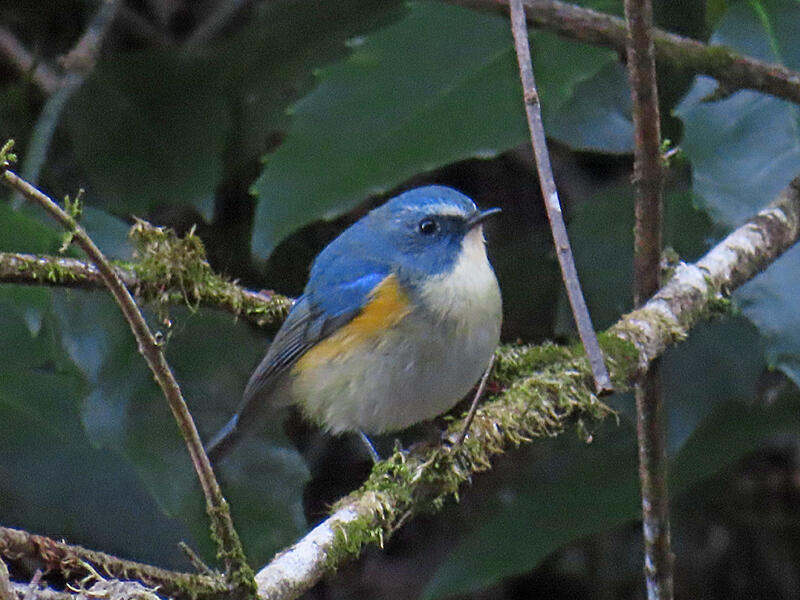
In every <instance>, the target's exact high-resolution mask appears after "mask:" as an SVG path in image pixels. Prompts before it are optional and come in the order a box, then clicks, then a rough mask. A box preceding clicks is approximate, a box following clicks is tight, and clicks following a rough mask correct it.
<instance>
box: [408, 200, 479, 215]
mask: <svg viewBox="0 0 800 600" xmlns="http://www.w3.org/2000/svg"><path fill="white" fill-rule="evenodd" d="M408 210H418V208H410V207H409V208H408ZM424 210H425V213H426V214H429V215H442V216H445V217H464V216H466V214H465V212H464V210H463V209H461V208H459V207H458V206H453V205H452V204H450V203H448V202H437V203H435V204H427V205H425V207H424Z"/></svg>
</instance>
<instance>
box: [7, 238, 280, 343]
mask: <svg viewBox="0 0 800 600" xmlns="http://www.w3.org/2000/svg"><path fill="white" fill-rule="evenodd" d="M136 267H137V263H134V264H132V265H126V266H119V265H114V266H113V269H114V271H116V273H117V276H118V277H119V278H120V279H121V280H122V282H123V283H124V284H125V287H127V288H128V289H129V290H131V291H132V292H133V293H134V294H135V295H136V296H137V297H138V298H141V299H142V300H144V301H149V300H153V299H155V300H156V301H157V302H160V303H175V304H190V305H197V304H202V305H205V306H208V307H212V308H219V309H221V310H226V311H228V312H230V313H232V314H233V315H235V316H236V317H238V318H242V319H244V320H246V321H248V322H250V323H253V324H254V325H257V326H259V327H273V328H274V327H276V326H278V325H280V323H281V322H282V321H283V319H284V318H285V317H286V315H287V314H288V312H289V308H291V306H292V299H291V298H287V297H286V296H282V295H280V294H275V293H272V292H268V291H262V292H255V291H252V290H248V289H245V288H243V287H241V286H239V285H238V284H236V283H235V282H233V281H228V280H226V279H224V278H222V277H220V276H219V275H216V274H214V273H211V272H210V268H209V272H208V273H207V274H206V275H205V277H204V279H203V281H197V282H195V281H191V282H185V285H183V286H181V287H178V286H177V285H176V284H175V282H174V280H164V279H162V278H160V277H158V274H155V273H152V272H146V271H143V272H137V268H136ZM0 283H16V284H23V285H44V286H50V287H68V288H76V289H106V284H105V283H104V282H103V279H102V277H101V275H100V271H99V270H98V268H97V267H96V266H94V265H93V264H92V263H89V262H86V261H83V260H78V259H77V258H66V257H63V256H45V255H35V254H22V253H17V252H0ZM189 283H190V284H191V285H189Z"/></svg>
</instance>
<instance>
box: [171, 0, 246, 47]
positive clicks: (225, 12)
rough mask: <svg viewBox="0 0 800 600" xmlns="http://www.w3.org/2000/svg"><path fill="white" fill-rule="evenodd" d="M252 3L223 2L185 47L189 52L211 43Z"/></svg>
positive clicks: (193, 33) (241, 0)
mask: <svg viewBox="0 0 800 600" xmlns="http://www.w3.org/2000/svg"><path fill="white" fill-rule="evenodd" d="M251 1H252V0H221V1H220V2H219V4H218V5H217V7H216V10H214V11H213V12H212V13H211V14H210V15H209V16H208V18H207V19H206V20H205V21H203V22H202V23H200V24H199V25H198V26H197V27H196V28H195V29H194V31H193V32H192V34H191V35H190V36H189V38H188V39H187V40H186V42H185V43H184V44H183V47H184V48H186V49H187V50H196V49H198V48H202V47H203V46H205V45H206V44H208V43H210V42H211V41H212V40H213V39H214V38H215V37H216V36H217V35H218V34H219V33H220V31H222V30H223V29H224V28H225V27H226V26H227V25H228V23H230V22H231V20H233V18H234V17H235V16H236V15H237V14H238V13H239V11H241V10H242V9H243V8H244V7H245V6H247V5H248V4H250V2H251Z"/></svg>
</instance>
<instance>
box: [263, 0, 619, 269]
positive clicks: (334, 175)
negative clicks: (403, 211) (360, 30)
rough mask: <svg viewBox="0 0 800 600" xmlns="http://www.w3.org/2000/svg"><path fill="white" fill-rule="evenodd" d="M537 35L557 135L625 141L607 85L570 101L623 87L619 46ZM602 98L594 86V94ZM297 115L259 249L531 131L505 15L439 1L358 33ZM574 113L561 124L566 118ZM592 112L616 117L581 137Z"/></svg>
mask: <svg viewBox="0 0 800 600" xmlns="http://www.w3.org/2000/svg"><path fill="white" fill-rule="evenodd" d="M443 32H446V34H443ZM533 39H534V48H535V50H536V51H537V52H536V56H535V57H534V60H535V63H536V68H537V71H538V75H537V77H538V83H539V89H540V93H541V96H542V98H543V99H548V100H547V101H548V103H546V104H544V112H545V118H546V120H547V122H549V123H551V124H552V126H553V128H554V130H556V133H555V136H556V137H559V136H563V137H564V139H565V140H566V141H567V142H568V143H569V142H572V141H576V142H578V143H579V144H581V145H582V147H592V148H595V149H599V148H601V147H603V144H604V143H606V142H607V141H608V140H606V139H604V137H603V135H602V133H605V134H606V135H611V136H612V138H613V139H612V141H610V142H609V143H610V144H611V145H612V146H613V147H614V149H615V150H618V149H619V148H621V147H622V146H624V144H621V142H620V141H619V140H620V139H621V138H624V137H625V134H624V131H623V132H620V128H619V125H620V123H619V121H618V119H617V117H618V115H617V114H612V113H613V112H614V111H612V110H610V109H609V104H611V103H612V102H613V101H612V100H610V99H609V98H618V97H619V94H614V93H609V98H605V99H604V100H603V102H600V107H599V108H597V107H595V109H594V111H592V110H590V109H588V108H587V106H588V105H581V106H582V107H583V108H584V109H586V110H584V112H583V113H580V111H577V110H576V107H575V106H573V105H572V104H571V103H572V102H573V101H575V98H574V97H573V94H574V92H575V90H576V89H577V88H578V87H579V86H582V85H584V84H588V82H590V81H591V82H594V84H595V85H598V84H601V85H606V86H609V87H610V88H614V89H616V88H617V87H618V85H619V84H620V82H619V81H618V80H615V79H609V78H608V77H606V78H605V79H600V74H601V73H604V72H605V71H604V69H605V68H606V67H607V66H608V65H609V64H611V63H613V62H614V61H615V57H614V55H613V53H611V52H609V51H605V50H598V49H594V48H590V47H588V46H583V45H579V44H577V45H576V44H574V43H569V42H564V41H562V40H559V39H558V38H556V37H555V36H552V35H550V34H539V33H537V34H536V35H535V36H534V38H533ZM623 86H624V83H623ZM585 89H586V91H587V92H588V91H589V89H588V88H585ZM600 95H601V96H602V94H600ZM597 96H598V94H597V90H592V93H591V94H587V96H586V98H589V97H592V98H593V99H594V100H595V101H596V100H597ZM606 100H608V102H606ZM550 102H552V106H551V105H550V104H549V103H550ZM625 102H627V100H625ZM617 112H622V113H624V112H625V111H624V109H623V110H622V111H617ZM291 114H292V117H293V119H292V125H291V128H290V130H289V132H288V134H287V137H286V139H285V141H284V143H283V144H282V145H281V146H280V147H279V148H278V150H277V151H276V152H275V153H274V154H272V155H270V156H268V157H267V161H266V166H265V169H264V172H263V173H262V175H261V177H259V179H258V181H257V182H256V183H255V185H254V192H255V193H256V194H257V195H258V207H257V209H256V218H255V227H254V231H253V249H254V251H255V252H256V254H259V255H261V256H266V255H267V254H268V253H269V251H270V250H271V249H272V248H273V247H274V245H275V244H276V243H277V242H278V241H280V240H281V239H282V238H283V237H284V236H285V235H287V234H288V233H289V232H291V231H293V230H294V229H296V228H298V227H299V226H301V225H303V224H304V223H307V222H309V221H311V220H314V219H319V218H323V217H332V216H334V215H336V214H339V213H341V212H343V211H345V210H347V209H349V208H351V207H352V206H354V205H355V204H357V203H358V202H360V201H362V200H363V199H364V198H365V197H367V196H369V195H371V194H376V193H382V192H385V191H387V190H389V189H391V188H393V187H395V186H396V185H398V184H400V183H401V182H402V181H404V180H405V179H407V178H409V177H411V176H412V175H415V174H417V173H420V172H424V171H428V170H431V169H434V168H436V167H440V166H442V165H445V164H448V163H451V162H454V161H457V160H461V159H465V158H469V157H491V156H494V155H496V154H497V153H499V152H502V151H504V150H507V149H509V148H513V147H515V146H517V145H519V144H520V143H523V142H524V141H526V140H527V139H528V133H527V126H526V123H525V117H524V107H523V103H522V97H521V91H520V84H519V74H518V71H517V65H516V58H515V56H514V50H513V45H512V41H511V35H510V30H509V26H508V21H507V19H506V18H503V17H501V16H498V15H493V14H486V13H479V12H473V11H470V10H467V9H464V8H460V7H455V6H451V5H447V4H442V3H434V2H424V3H419V4H413V5H411V8H410V11H409V13H408V15H407V16H406V17H405V18H404V19H403V20H402V21H401V22H399V23H397V24H394V25H391V26H389V27H386V28H385V29H383V30H381V31H379V32H376V33H375V34H373V35H370V36H366V37H363V38H359V39H358V40H355V41H354V43H353V44H352V53H351V55H350V56H349V57H348V58H347V59H346V60H344V61H342V62H340V63H338V64H336V65H333V66H331V67H329V68H327V69H324V70H323V71H321V73H320V80H319V84H318V85H317V87H316V88H315V89H314V91H313V92H311V93H310V94H308V95H307V96H306V97H305V98H303V99H302V100H301V101H300V102H298V103H297V104H296V105H295V106H294V107H293V109H292V113H291ZM576 114H580V115H581V118H580V119H576V118H575V115H576ZM569 115H571V116H572V120H571V121H569V122H568V123H567V124H565V125H563V126H561V127H560V129H559V127H557V125H556V124H557V123H558V122H559V120H560V117H561V116H564V117H567V116H569ZM583 118H587V119H601V120H602V119H611V120H610V121H605V123H606V124H608V123H612V126H606V127H602V126H601V127H597V128H596V129H595V130H593V131H591V133H590V134H589V135H584V136H581V135H579V133H578V129H577V127H578V125H579V124H582V123H583V121H581V119H583ZM629 132H630V130H628V133H629ZM627 147H628V148H629V147H630V139H629V140H628V145H627Z"/></svg>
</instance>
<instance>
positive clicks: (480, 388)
mask: <svg viewBox="0 0 800 600" xmlns="http://www.w3.org/2000/svg"><path fill="white" fill-rule="evenodd" d="M495 358H496V357H495V355H494V354H492V358H491V359H490V360H489V364H488V365H486V370H485V371H484V372H483V376H482V377H481V381H480V383H479V384H478V389H477V390H475V396H473V398H472V404H470V405H469V412H468V413H467V416H466V418H465V419H464V428H463V429H462V430H461V433H460V434H458V437H457V438H456V446H460V445H461V444H463V443H464V440H465V439H466V437H467V434H468V433H469V427H470V425H472V421H473V419H475V413H476V412H477V410H478V402H480V399H481V397H482V396H483V391H484V390H485V389H486V382H487V381H488V380H489V373H491V372H492V367H494V361H495Z"/></svg>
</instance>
